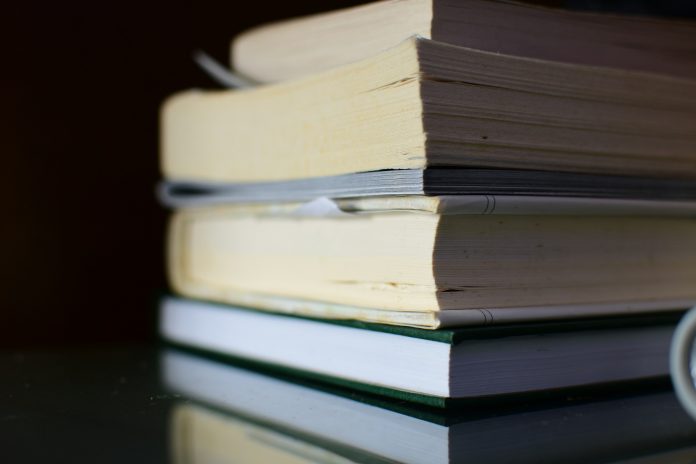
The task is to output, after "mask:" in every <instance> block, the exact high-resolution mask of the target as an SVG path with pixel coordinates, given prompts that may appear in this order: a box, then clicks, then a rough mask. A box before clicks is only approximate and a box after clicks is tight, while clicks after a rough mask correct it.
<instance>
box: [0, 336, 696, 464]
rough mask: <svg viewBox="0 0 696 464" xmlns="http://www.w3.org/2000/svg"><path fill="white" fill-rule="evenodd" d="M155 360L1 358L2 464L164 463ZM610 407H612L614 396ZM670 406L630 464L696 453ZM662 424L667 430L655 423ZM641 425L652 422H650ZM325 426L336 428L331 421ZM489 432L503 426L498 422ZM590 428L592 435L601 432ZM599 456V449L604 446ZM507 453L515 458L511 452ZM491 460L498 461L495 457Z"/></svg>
mask: <svg viewBox="0 0 696 464" xmlns="http://www.w3.org/2000/svg"><path fill="white" fill-rule="evenodd" d="M161 353H162V351H161V349H160V348H156V347H148V346H139V347H129V348H119V349H103V348H102V349H81V350H62V351H51V352H47V351H43V352H42V351H33V352H3V353H1V354H0V365H1V366H2V372H3V375H2V382H1V383H0V437H2V438H1V439H0V440H1V441H0V442H1V443H2V448H0V452H1V453H2V455H3V456H4V457H6V458H8V459H7V460H6V459H2V462H12V463H15V462H16V463H24V462H26V463H35V462H37V463H38V462H51V463H56V462H59V463H62V462H65V463H68V462H70V463H83V462H84V463H87V462H90V463H111V462H114V463H115V462H134V463H138V462H143V463H144V462H148V463H159V462H174V458H173V456H172V455H171V453H170V447H171V443H170V441H169V434H170V431H169V428H170V427H171V424H170V414H171V411H172V410H173V408H174V407H175V406H176V405H181V404H185V403H189V402H191V401H190V400H188V399H187V398H185V397H183V396H180V395H178V394H176V393H174V392H168V391H167V389H166V388H165V387H164V386H163V385H162V381H161V373H160V356H161ZM658 390H659V388H658ZM654 393H655V387H654V386H653V387H651V388H650V389H648V390H646V392H645V395H650V394H654ZM641 394H642V393H641V392H640V391H632V392H630V395H632V396H633V397H635V395H641ZM613 398H614V400H616V394H613ZM602 400H603V398H601V397H598V398H597V402H596V404H600V405H601V404H603V403H601V401H602ZM572 401H577V400H570V399H567V398H561V399H560V400H559V398H556V399H554V400H551V401H547V402H546V403H544V402H543V401H541V402H540V401H536V402H534V403H531V405H530V406H525V405H522V406H520V405H519V404H518V405H515V406H511V405H507V404H505V405H495V404H492V405H488V406H486V407H485V408H483V409H480V408H479V410H478V412H477V415H478V416H480V415H481V414H483V415H486V414H490V415H491V416H500V415H501V414H502V415H508V416H509V417H511V418H514V416H515V415H518V419H519V417H520V416H519V414H524V413H525V412H526V411H528V410H539V409H542V410H544V409H545V408H547V409H548V411H550V412H545V413H544V414H543V415H534V414H531V415H528V416H524V417H530V418H534V417H544V418H545V419H544V421H543V422H549V419H550V422H557V423H558V424H559V427H562V424H563V423H564V422H565V421H567V420H571V421H572V420H573V417H572V416H569V415H568V409H564V407H565V406H564V402H568V404H571V403H572ZM593 402H594V399H592V398H587V397H585V398H584V399H582V403H583V404H590V403H593ZM193 403H195V402H193ZM559 404H560V407H559ZM607 404H608V403H607ZM675 404H676V403H674V404H671V403H670V405H669V408H670V411H669V413H668V414H666V415H665V414H662V416H661V417H662V419H660V420H659V421H653V422H654V423H652V424H650V427H654V430H655V435H656V436H658V435H661V436H666V435H670V434H671V435H673V436H674V439H671V438H670V439H669V440H662V441H661V442H660V443H655V444H654V446H653V445H652V444H651V445H650V446H646V443H636V444H635V453H634V452H633V451H632V450H629V451H630V452H629V454H630V455H631V456H628V457H631V458H635V457H636V456H640V455H641V450H643V449H649V450H650V454H653V453H654V452H655V451H656V450H657V451H660V452H661V451H669V449H670V447H672V446H677V447H679V448H683V447H684V446H687V447H688V446H689V445H690V444H691V443H692V442H693V445H694V446H696V438H695V437H696V433H695V430H696V426H695V427H691V428H690V425H692V424H691V423H690V422H688V421H686V420H685V415H683V414H682V413H681V411H680V410H679V409H678V408H677V407H676V406H674V405H675ZM600 407H601V406H600ZM663 407H664V406H663ZM486 408H487V409H488V411H486ZM593 408H595V409H596V406H593ZM555 411H557V413H556V412H555ZM222 413H226V412H225V411H222ZM556 415H557V416H558V417H557V418H556V417H555V416H556ZM634 416H635V415H631V414H626V418H627V420H629V419H630V420H636V418H635V417H634ZM230 417H234V416H230ZM665 417H669V418H673V419H674V420H672V421H670V420H665ZM518 419H515V422H516V423H517V424H519V423H520V421H519V420H518ZM556 419H557V420H556ZM642 419H643V420H645V421H648V422H650V421H651V420H653V418H651V417H645V418H642ZM333 420H336V421H340V420H341V418H340V417H335V418H333ZM532 422H534V423H532ZM536 422H539V421H538V420H536V421H535V420H534V419H530V423H529V424H528V428H529V430H537V429H539V428H543V427H545V426H546V425H547V424H542V423H536ZM497 423H500V424H504V423H505V422H504V421H500V420H498V422H497ZM522 425H523V427H522V428H521V431H522V435H520V437H519V439H520V440H525V439H526V438H525V437H524V435H523V433H524V432H523V431H524V430H525V429H527V427H526V426H524V421H522ZM594 425H596V427H598V428H601V427H602V424H601V423H597V424H594ZM518 426H519V425H518ZM629 426H630V424H626V427H629ZM493 432H494V431H491V433H493ZM607 434H609V435H610V436H611V434H616V436H617V437H618V436H620V434H621V424H619V426H618V427H617V426H616V424H614V425H613V429H612V430H608V431H607ZM581 443H582V441H581ZM587 446H588V447H592V446H593V443H587ZM595 446H599V445H598V444H595ZM602 446H604V447H606V443H604V444H603V445H602ZM510 448H511V449H515V446H512V447H510ZM624 449H625V447H624ZM492 451H495V456H496V457H498V458H499V457H500V450H492ZM596 451H597V452H596V453H591V454H592V455H596V456H598V462H604V461H606V459H603V458H602V457H603V456H606V457H607V458H610V459H609V460H614V458H615V457H616V455H615V453H609V452H607V453H605V452H604V450H602V449H599V448H598V449H597V450H596ZM692 452H693V453H696V451H694V450H692V451H687V453H686V455H685V456H686V458H687V460H686V461H680V462H694V460H696V454H694V456H691V453H692ZM539 453H540V454H539V456H540V461H543V456H544V453H545V450H544V449H541V448H540V449H539ZM603 453H604V454H603ZM358 456H359V455H358ZM681 457H683V456H680V458H681ZM352 458H355V456H352ZM569 458H570V456H569ZM653 459H654V458H653ZM358 460H359V459H358ZM510 460H511V462H514V461H515V456H510ZM571 460H572V459H571ZM225 462H236V461H234V460H233V459H230V460H229V461H225ZM241 462H247V461H241ZM650 462H659V460H658V461H650Z"/></svg>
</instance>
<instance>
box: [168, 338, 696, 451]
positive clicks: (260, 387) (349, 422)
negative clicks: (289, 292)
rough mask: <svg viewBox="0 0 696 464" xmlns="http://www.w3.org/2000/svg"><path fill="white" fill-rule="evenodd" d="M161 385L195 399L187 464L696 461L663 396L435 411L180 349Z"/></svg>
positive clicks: (178, 430) (183, 436)
mask: <svg viewBox="0 0 696 464" xmlns="http://www.w3.org/2000/svg"><path fill="white" fill-rule="evenodd" d="M162 377H163V382H164V384H165V387H167V388H169V389H170V390H171V391H173V392H175V393H177V394H181V395H184V396H185V397H186V398H187V399H188V400H189V401H190V400H193V402H190V403H185V404H181V405H180V406H179V407H178V408H176V409H175V410H174V412H173V414H172V416H171V419H170V434H171V437H172V441H173V446H172V448H173V450H174V458H175V462H178V463H181V464H184V463H186V464H189V463H190V464H204V463H208V462H216V463H219V462H228V461H225V460H224V459H232V458H235V459H237V460H235V461H230V462H240V461H239V459H242V458H243V457H249V458H250V459H252V458H253V457H258V456H269V455H273V456H274V457H276V456H277V457H278V458H279V459H281V458H282V456H281V454H282V451H283V450H285V451H286V453H287V458H288V459H294V460H295V462H296V460H299V459H302V458H305V459H314V461H312V462H343V460H348V461H349V462H369V463H376V462H403V463H450V462H451V463H455V462H510V461H514V462H517V463H541V462H567V463H587V462H616V461H621V462H627V461H625V460H628V459H639V458H640V459H643V460H637V461H632V460H631V461H630V462H646V463H647V462H656V463H657V462H684V463H687V462H691V461H690V460H689V459H691V458H693V456H694V453H696V450H695V449H694V447H693V444H694V440H695V439H696V427H695V426H694V423H693V422H692V421H690V420H689V418H688V416H687V415H686V414H685V413H684V411H683V410H681V409H680V407H679V404H678V403H677V401H676V399H675V398H674V395H673V393H671V392H669V391H663V390H659V389H655V388H653V389H647V390H643V391H636V392H631V393H629V394H626V393H624V394H623V395H617V394H613V395H607V394H605V395H603V396H600V395H595V396H589V397H581V398H561V399H558V400H548V401H546V402H525V403H520V404H503V405H501V404H498V405H490V404H489V405H485V406H483V407H482V406H480V405H479V406H475V405H467V406H465V407H461V408H449V409H444V410H434V409H432V408H427V407H419V406H417V405H411V404H404V403H402V402H397V401H389V400H387V399H375V398H374V397H371V396H370V395H361V394H359V393H357V392H354V391H349V390H342V389H339V388H334V389H331V388H326V387H324V386H321V385H318V384H312V383H306V382H305V383H301V382H298V381H294V380H292V379H289V378H287V377H278V376H270V375H268V374H267V373H265V372H263V371H259V370H250V369H248V368H243V367H239V366H237V365H234V364H230V363H221V362H218V361H214V360H210V359H206V358H203V357H199V356H193V355H190V354H187V353H184V352H176V351H168V352H166V353H165V354H164V355H163V361H162ZM677 458H678V459H677ZM242 462H245V461H242ZM248 462H268V461H264V460H260V459H257V460H251V461H248ZM274 462H277V461H274Z"/></svg>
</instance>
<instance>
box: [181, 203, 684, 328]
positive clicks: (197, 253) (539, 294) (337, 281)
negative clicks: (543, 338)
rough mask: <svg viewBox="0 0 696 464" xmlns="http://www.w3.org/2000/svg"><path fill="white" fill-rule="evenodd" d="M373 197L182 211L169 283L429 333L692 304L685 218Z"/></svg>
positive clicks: (192, 291)
mask: <svg viewBox="0 0 696 464" xmlns="http://www.w3.org/2000/svg"><path fill="white" fill-rule="evenodd" d="M377 200H378V199H373V200H372V202H370V201H369V199H366V200H363V201H362V202H360V201H356V202H353V203H352V205H353V208H352V211H350V212H346V211H344V210H341V209H340V208H334V206H335V205H336V203H332V202H330V201H329V200H326V199H324V200H323V201H321V200H319V201H317V202H310V203H309V204H306V205H304V206H305V207H304V208H302V207H301V208H298V209H292V208H290V207H288V205H284V206H283V205H269V206H266V205H248V206H246V207H244V206H239V207H237V206H215V207H212V206H211V207H207V208H204V207H199V208H186V209H183V210H181V211H179V212H176V213H175V214H174V216H173V217H172V220H171V223H170V229H169V238H168V240H169V244H168V250H169V251H168V272H169V278H170V283H171V285H172V287H173V289H174V290H175V291H176V292H177V293H179V294H180V295H183V296H187V297H193V298H201V299H206V300H212V301H219V302H225V303H230V304H237V305H242V306H251V307H257V308H260V309H267V310H271V311H281V312H291V313H298V314H305V315H309V316H315V317H324V318H339V319H362V320H366V321H372V322H381V323H390V324H404V325H413V326H419V327H428V328H438V327H444V326H454V325H461V324H481V323H489V324H490V323H505V322H519V321H525V320H535V319H553V318H575V317H585V316H597V315H611V314H631V313H637V312H649V311H661V310H674V309H685V308H689V307H691V306H692V305H693V304H694V302H696V287H694V285H693V282H694V281H695V280H696V221H694V220H693V218H692V217H689V216H685V217H679V216H657V215H655V216H649V215H648V216H634V215H624V216H622V215H616V216H613V215H604V216H601V215H591V214H589V215H580V214H572V213H571V214H567V215H558V214H536V215H523V214H520V215H490V214H458V208H459V207H461V208H462V209H463V208H465V207H466V205H463V206H461V204H458V202H457V201H456V200H458V198H455V199H454V201H452V202H451V203H449V204H450V205H451V206H452V209H451V211H450V212H451V214H449V213H448V212H447V208H448V207H447V206H445V207H443V209H444V211H442V210H438V208H440V207H441V204H440V203H439V202H436V201H435V200H433V199H432V198H420V199H419V198H415V199H414V202H413V203H409V201H408V199H403V198H402V199H401V200H399V201H401V202H402V203H401V204H402V208H403V209H400V208H399V207H398V206H397V205H398V203H399V201H397V200H396V199H393V200H389V199H386V200H385V199H382V200H383V201H382V202H381V204H380V201H377ZM419 200H424V201H419ZM375 202H376V203H375ZM428 202H429V203H428ZM419 203H420V206H418V204H419ZM339 204H340V202H339ZM361 205H362V206H364V207H361ZM380 207H382V208H384V209H381V210H380ZM419 207H420V208H422V209H420V210H418V209H417V208H419ZM332 208H334V209H332ZM429 208H432V209H429ZM551 213H553V211H551Z"/></svg>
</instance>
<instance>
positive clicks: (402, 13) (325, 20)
mask: <svg viewBox="0 0 696 464" xmlns="http://www.w3.org/2000/svg"><path fill="white" fill-rule="evenodd" d="M414 35H418V36H421V37H424V38H428V39H433V40H437V41H441V42H446V43H450V44H453V45H459V46H463V47H469V48H474V49H478V50H485V51H489V52H493V53H501V54H506V55H517V56H524V57H529V58H538V59H543V60H551V61H560V62H567V63H574V64H584V65H591V66H608V67H618V68H622V69H630V70H636V71H648V72H657V73H665V74H672V75H675V76H681V77H690V78H693V77H696V58H694V57H696V25H694V23H693V22H690V21H684V20H682V21H679V20H674V19H670V20H665V19H657V18H650V17H644V16H630V15H610V14H596V13H581V12H572V11H567V10H565V11H564V10H558V9H551V8H544V7H541V6H535V5H529V4H523V3H515V2H510V1H490V0H489V1H485V0H399V1H381V2H373V3H370V4H367V5H360V6H356V7H352V8H346V9H342V10H338V11H331V12H326V13H320V14H316V15H312V16H308V17H304V18H295V19H291V20H286V21H281V22H277V23H273V24H266V25H262V26H260V27H256V28H254V29H252V30H250V31H248V32H245V33H242V34H241V35H239V36H238V37H236V38H235V39H234V40H233V42H232V45H231V47H230V49H231V60H230V61H231V63H232V65H233V68H234V69H235V70H236V71H237V72H239V73H240V74H243V75H245V76H247V77H249V78H251V79H254V80H256V81H259V82H277V81H282V80H286V79H295V78H298V77H301V76H305V75H308V74H314V73H317V72H321V71H325V70H327V69H330V68H333V67H336V66H342V65H345V64H348V63H352V62H355V61H359V60H361V59H364V58H367V57H368V56H371V55H373V54H375V53H377V52H379V51H383V50H387V49H389V48H391V47H393V46H395V45H396V44H398V43H399V42H401V41H403V40H405V39H407V38H408V37H411V36H414Z"/></svg>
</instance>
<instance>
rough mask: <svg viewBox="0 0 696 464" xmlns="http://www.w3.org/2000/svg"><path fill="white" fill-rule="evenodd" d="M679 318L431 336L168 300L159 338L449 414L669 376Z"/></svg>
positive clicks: (469, 329)
mask: <svg viewBox="0 0 696 464" xmlns="http://www.w3.org/2000/svg"><path fill="white" fill-rule="evenodd" d="M679 316H680V314H679V313H669V314H664V315H662V316H660V317H657V316H652V317H633V318H620V319H619V318H616V319H607V318H605V319H596V320H589V321H566V322H555V323H550V322H546V323H537V324H508V325H502V326H487V327H480V326H474V327H467V328H459V329H451V330H438V331H430V330H423V329H415V328H408V327H394V326H388V325H380V324H365V323H360V322H354V321H353V322H348V321H344V322H339V321H334V322H330V321H327V320H318V319H309V318H300V317H291V316H287V315H278V314H269V313H264V312H261V311H255V310H250V309H244V308H235V307H229V306H221V305H214V304H210V303H205V302H197V301H193V300H184V299H177V298H167V299H165V300H163V302H162V308H161V314H160V334H161V335H162V337H163V338H164V339H165V340H166V341H168V342H170V343H172V344H176V345H179V346H183V347H188V348H191V349H197V350H200V351H202V352H206V353H209V354H213V355H218V356H221V357H223V358H227V359H236V360H242V361H244V360H246V361H248V362H252V363H255V364H260V365H263V366H265V367H266V368H268V369H272V370H275V371H280V372H291V373H295V374H299V375H301V376H303V377H306V378H314V379H319V380H320V381H322V382H325V383H331V384H334V385H343V386H348V387H350V388H352V389H355V390H361V391H368V392H372V393H378V394H380V395H384V396H389V397H395V398H400V399H405V400H408V401H414V402H419V403H424V404H430V405H433V406H438V407H443V406H446V405H447V403H448V402H451V401H455V400H463V399H473V398H485V397H500V396H506V395H508V396H509V395H516V394H521V393H532V392H543V391H552V390H559V389H569V388H578V387H588V386H596V385H606V384H610V383H617V382H628V381H633V380H639V379H642V380H645V379H650V378H656V377H661V376H665V375H666V374H667V373H668V370H669V368H668V359H669V356H668V353H669V343H670V338H671V334H672V332H673V330H674V326H675V324H676V321H677V320H678V319H679Z"/></svg>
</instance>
